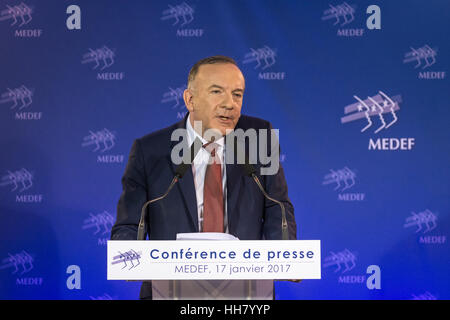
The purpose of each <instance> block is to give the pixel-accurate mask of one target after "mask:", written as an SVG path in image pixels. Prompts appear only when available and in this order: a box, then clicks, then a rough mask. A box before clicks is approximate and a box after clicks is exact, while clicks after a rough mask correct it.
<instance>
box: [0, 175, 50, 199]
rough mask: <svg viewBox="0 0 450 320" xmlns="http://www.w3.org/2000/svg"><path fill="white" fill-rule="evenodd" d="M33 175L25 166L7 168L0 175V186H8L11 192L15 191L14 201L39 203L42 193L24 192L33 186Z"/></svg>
mask: <svg viewBox="0 0 450 320" xmlns="http://www.w3.org/2000/svg"><path fill="white" fill-rule="evenodd" d="M33 179H34V175H33V174H32V173H31V172H30V171H28V170H27V169H25V168H22V169H19V170H17V171H10V170H7V171H6V174H4V175H3V176H2V177H1V180H0V187H9V188H11V190H10V191H11V192H13V193H16V202H19V203H41V202H42V200H43V195H42V194H25V193H24V192H25V191H27V190H29V189H31V187H32V186H33Z"/></svg>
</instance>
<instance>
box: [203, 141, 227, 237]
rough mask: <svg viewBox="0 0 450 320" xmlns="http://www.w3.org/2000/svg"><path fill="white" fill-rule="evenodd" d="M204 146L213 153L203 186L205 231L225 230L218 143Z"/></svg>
mask: <svg viewBox="0 0 450 320" xmlns="http://www.w3.org/2000/svg"><path fill="white" fill-rule="evenodd" d="M203 147H204V148H205V149H206V150H207V151H208V152H209V153H210V154H211V158H210V162H209V164H208V166H207V167H206V174H205V183H204V188H203V232H224V230H223V219H224V215H223V213H224V204H223V190H222V166H221V164H220V159H219V157H218V155H217V153H216V149H217V147H218V144H216V143H213V142H210V143H207V144H205V145H204V146H203ZM211 161H212V163H211Z"/></svg>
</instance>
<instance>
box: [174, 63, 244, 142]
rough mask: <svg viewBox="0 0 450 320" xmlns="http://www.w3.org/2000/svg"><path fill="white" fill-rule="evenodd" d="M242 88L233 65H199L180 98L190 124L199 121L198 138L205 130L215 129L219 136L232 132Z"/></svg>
mask: <svg viewBox="0 0 450 320" xmlns="http://www.w3.org/2000/svg"><path fill="white" fill-rule="evenodd" d="M244 89H245V80H244V76H243V75H242V72H241V71H240V70H239V68H238V67H236V66H235V65H234V64H231V63H216V64H205V65H201V66H200V67H199V69H198V73H197V75H196V76H195V79H194V81H193V82H192V83H191V86H190V88H188V89H186V90H185V91H184V95H183V98H184V102H185V103H186V107H187V109H188V110H189V113H190V116H191V125H192V126H193V127H194V123H193V122H194V121H201V122H202V130H203V132H202V133H201V134H202V136H203V133H204V132H205V130H208V129H217V130H219V131H220V132H221V134H222V135H225V134H226V130H227V129H234V128H235V127H236V124H237V122H238V120H239V117H240V116H241V108H242V100H243V96H244Z"/></svg>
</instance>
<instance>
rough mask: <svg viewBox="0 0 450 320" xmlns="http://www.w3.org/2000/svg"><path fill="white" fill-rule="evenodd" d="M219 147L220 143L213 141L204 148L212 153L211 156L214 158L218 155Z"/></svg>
mask: <svg viewBox="0 0 450 320" xmlns="http://www.w3.org/2000/svg"><path fill="white" fill-rule="evenodd" d="M218 147H219V145H218V144H217V143H214V142H212V141H211V142H208V143H206V144H204V145H203V148H205V150H206V151H208V152H209V153H210V154H211V157H213V158H214V157H215V156H216V151H217V148H218Z"/></svg>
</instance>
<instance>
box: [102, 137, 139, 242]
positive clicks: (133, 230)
mask: <svg viewBox="0 0 450 320" xmlns="http://www.w3.org/2000/svg"><path fill="white" fill-rule="evenodd" d="M146 201H147V182H146V173H145V167H144V155H143V152H142V148H141V145H140V143H139V140H135V141H134V143H133V146H132V147H131V151H130V156H129V158H128V163H127V166H126V168H125V173H124V175H123V177H122V194H121V196H120V199H119V202H118V205H117V218H116V222H115V224H114V226H113V227H112V230H111V240H136V239H137V230H138V225H139V220H140V217H141V208H142V206H143V205H144V203H145V202H146Z"/></svg>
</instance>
